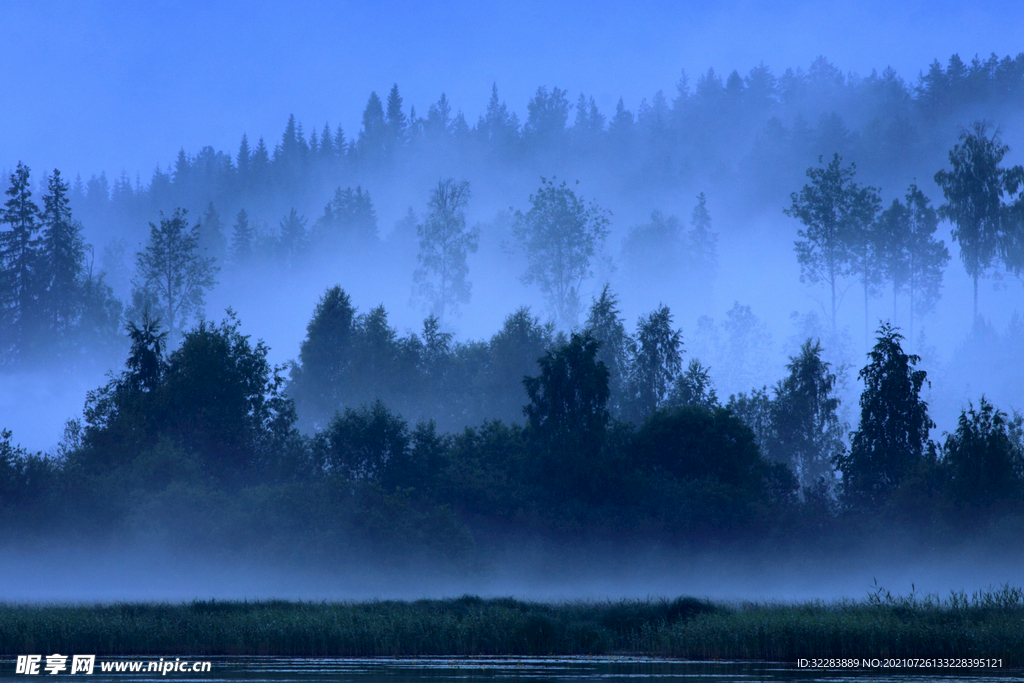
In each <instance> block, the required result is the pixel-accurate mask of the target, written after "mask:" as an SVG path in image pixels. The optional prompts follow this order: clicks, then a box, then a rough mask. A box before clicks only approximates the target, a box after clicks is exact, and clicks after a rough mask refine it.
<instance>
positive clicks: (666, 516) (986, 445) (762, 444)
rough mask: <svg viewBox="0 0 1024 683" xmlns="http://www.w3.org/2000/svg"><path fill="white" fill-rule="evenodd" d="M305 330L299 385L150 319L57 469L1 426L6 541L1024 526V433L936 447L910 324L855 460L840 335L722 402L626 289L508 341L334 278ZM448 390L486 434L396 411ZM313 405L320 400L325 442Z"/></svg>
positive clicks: (888, 355)
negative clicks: (451, 325)
mask: <svg viewBox="0 0 1024 683" xmlns="http://www.w3.org/2000/svg"><path fill="white" fill-rule="evenodd" d="M308 329H309V334H308V337H307V340H306V343H305V344H304V346H303V353H302V355H301V357H300V360H299V363H297V364H295V365H294V366H293V367H292V369H291V379H290V380H289V379H286V378H285V376H284V370H285V369H284V368H274V367H271V366H270V364H269V363H268V362H267V359H266V357H267V348H266V346H265V345H263V344H262V343H257V344H255V345H253V344H252V343H251V342H250V341H249V339H248V338H247V337H245V336H244V335H242V334H241V333H240V332H239V330H238V323H237V321H236V320H235V319H234V318H232V317H230V316H229V317H228V318H227V319H226V320H225V321H223V322H222V323H220V324H219V325H218V324H213V323H210V322H206V321H203V322H200V323H199V324H198V325H197V326H195V327H193V328H191V329H189V330H188V331H186V332H185V333H184V334H183V337H182V341H181V344H180V346H178V347H177V348H176V349H174V350H173V351H170V352H168V350H167V347H166V340H167V332H166V331H163V330H161V328H160V326H159V324H158V323H157V322H155V321H153V320H151V319H149V318H148V317H145V316H144V317H143V319H142V320H141V322H140V323H139V324H135V323H132V324H130V325H129V337H130V343H131V350H130V353H129V356H128V360H127V363H126V366H125V369H124V370H123V371H122V372H121V373H120V374H119V375H117V376H115V377H113V378H112V379H111V380H110V381H109V382H108V383H107V384H106V385H105V386H103V387H100V388H99V389H97V390H96V391H94V392H90V394H89V396H88V397H87V401H86V405H85V410H84V412H83V418H82V420H81V421H70V422H69V423H68V426H67V429H66V433H65V437H64V439H63V440H62V442H61V446H60V448H59V452H58V453H57V454H55V457H45V456H42V455H41V454H35V455H33V454H29V453H26V452H25V451H24V450H22V449H19V448H18V447H16V446H14V445H13V443H12V435H11V433H10V432H4V433H3V438H2V442H0V456H2V457H0V496H2V497H0V519H2V521H0V523H2V525H3V527H4V528H5V530H6V531H7V532H8V533H9V534H10V536H9V537H12V538H13V537H15V535H16V534H17V533H19V532H21V533H33V532H35V533H39V534H47V535H50V534H55V533H56V534H72V535H77V536H80V537H85V538H90V539H95V538H107V539H110V538H122V539H123V538H143V539H145V538H150V539H153V538H163V537H164V536H165V535H168V534H169V535H172V536H173V537H174V538H175V539H176V543H179V544H185V545H189V544H191V545H189V547H196V548H198V547H207V545H213V546H217V547H220V548H221V552H237V553H240V554H243V555H246V554H247V555H253V556H269V555H273V556H279V557H283V558H288V557H295V556H299V555H301V556H306V555H309V556H310V557H312V558H316V559H317V560H322V561H325V562H333V561H338V560H339V559H341V558H344V557H346V556H351V554H352V553H353V552H361V553H367V552H369V553H370V555H368V557H375V558H378V559H381V558H385V559H389V560H393V561H400V560H401V558H405V559H408V558H410V557H419V558H424V557H429V558H432V559H434V560H437V561H441V562H451V561H458V562H463V561H468V560H469V559H470V558H471V557H473V548H474V546H475V544H476V543H477V542H479V541H483V540H486V541H487V542H488V543H489V542H491V541H493V540H494V539H499V540H500V539H510V538H513V537H517V536H521V535H523V534H526V535H528V536H533V537H540V538H545V537H546V538H560V537H572V538H577V539H587V538H591V539H593V538H620V539H621V538H631V539H634V540H635V539H638V538H640V539H652V540H653V539H658V540H660V541H663V542H667V543H670V544H673V545H678V544H683V545H691V546H702V545H704V544H707V543H720V542H730V541H738V540H743V539H755V538H759V539H765V538H776V539H784V538H785V539H789V540H793V539H797V540H799V539H805V540H810V539H812V538H813V539H814V540H815V541H820V540H821V539H822V538H823V536H822V534H825V536H824V538H827V537H828V534H829V532H830V530H831V531H832V532H833V533H835V534H836V536H835V538H839V537H841V536H842V535H843V533H844V532H848V531H849V530H850V529H851V528H854V527H856V526H857V525H863V524H864V523H874V524H882V525H885V526H897V527H909V528H913V529H915V530H917V532H919V533H923V534H924V535H925V537H927V538H932V539H934V540H942V539H946V540H950V539H955V538H956V536H957V535H958V534H959V533H960V532H961V531H962V530H963V529H966V528H970V529H972V530H974V531H976V530H977V529H980V528H985V526H986V525H990V524H1003V525H1005V524H1010V525H1011V526H1012V525H1013V524H1014V521H1013V520H1015V519H1019V515H1020V514H1021V513H1022V512H1024V424H1022V422H1024V421H1022V419H1021V417H1020V416H1019V415H1015V416H1014V417H1012V418H1011V417H1009V416H1007V415H1006V414H1004V413H1002V412H1000V411H999V410H998V409H996V408H995V407H994V406H992V405H991V404H990V403H988V402H987V401H986V400H985V399H984V398H982V399H981V401H980V403H979V405H978V406H977V407H975V406H971V407H970V408H968V409H967V410H965V411H963V413H962V414H961V416H960V419H959V423H958V426H957V428H956V430H955V431H954V432H953V433H951V434H947V435H946V436H945V438H944V440H943V441H942V442H941V443H938V442H933V441H932V440H931V439H930V429H931V428H932V427H933V423H932V421H931V418H930V417H929V414H928V406H927V404H926V403H925V401H924V400H922V398H921V390H922V387H923V386H924V383H925V381H926V376H925V373H924V372H923V371H921V370H919V369H917V368H916V367H915V365H916V363H917V358H916V357H915V356H912V355H908V354H906V353H905V352H904V351H903V350H902V347H901V342H902V337H901V336H900V334H899V333H898V331H897V330H895V329H894V328H892V327H891V326H888V325H883V326H882V327H881V328H880V329H879V332H878V339H877V343H876V345H875V347H874V349H873V351H872V353H871V354H870V358H869V363H868V365H866V366H865V367H864V368H863V369H862V370H861V372H860V377H861V379H862V380H863V382H864V391H863V393H862V394H861V399H860V423H859V426H858V428H857V429H856V430H855V431H854V432H852V433H851V434H850V446H849V447H847V446H846V445H845V442H844V440H843V435H844V432H845V431H846V430H847V429H848V426H847V425H845V424H843V423H842V422H841V420H840V419H839V417H838V408H839V400H838V399H837V398H836V396H835V391H834V390H835V375H834V374H832V372H831V368H830V366H829V365H828V364H827V363H825V362H823V361H822V360H821V346H820V344H819V343H817V342H815V341H813V340H808V341H807V342H806V343H805V344H804V345H803V347H802V348H801V350H800V353H799V355H797V356H795V357H793V358H792V359H791V362H790V365H789V366H788V375H787V376H786V377H785V378H783V379H782V380H781V381H780V382H778V383H777V384H776V385H775V386H774V387H773V388H772V389H771V390H770V391H769V390H764V391H761V392H754V393H753V394H742V395H737V396H733V397H730V399H729V401H728V402H726V403H725V404H724V405H723V404H722V402H721V401H720V400H719V399H718V398H717V396H716V395H715V392H714V391H713V387H712V386H711V384H710V381H709V378H708V376H707V373H706V371H705V369H704V368H702V366H701V365H700V363H699V362H691V363H690V365H689V367H688V368H687V369H686V370H683V369H682V365H681V362H680V357H681V354H680V349H681V337H680V334H679V332H678V331H674V330H672V327H671V314H670V312H669V311H668V310H667V309H666V308H661V309H659V310H656V311H654V312H653V313H652V314H651V315H649V316H647V317H645V318H643V319H642V320H641V321H640V323H639V325H638V329H637V332H636V334H635V335H627V334H625V333H624V329H623V322H622V321H621V320H620V319H619V316H618V314H617V312H616V310H615V302H614V297H613V296H612V295H611V294H610V293H608V292H605V293H604V295H603V296H602V297H601V298H600V299H598V300H597V301H595V302H594V303H593V305H592V307H591V310H590V317H589V321H588V325H587V326H586V328H585V329H583V330H581V331H580V332H574V333H572V334H571V335H570V336H568V337H565V336H560V335H559V336H555V335H553V334H552V332H551V330H550V328H544V327H543V326H541V325H539V323H538V322H537V321H536V320H535V319H531V318H530V316H529V315H528V313H527V312H526V311H519V312H517V313H516V314H514V315H512V316H510V318H509V319H508V321H506V324H505V326H504V329H503V330H502V331H501V332H499V333H498V334H496V335H495V337H493V338H492V339H491V341H490V342H489V343H483V342H480V343H477V344H474V345H469V346H460V345H447V344H446V342H445V340H444V339H443V337H439V336H438V333H437V332H436V327H435V326H434V324H433V322H432V321H431V320H430V319H428V321H427V323H426V325H425V333H424V338H422V339H421V338H420V337H418V336H415V335H410V336H408V337H406V338H405V339H402V340H399V339H396V338H395V335H394V333H393V331H392V330H389V329H388V328H387V324H386V315H385V314H384V311H383V310H382V309H376V310H375V311H372V312H371V313H369V314H364V315H357V314H356V312H355V311H354V309H353V308H352V306H351V303H350V302H349V300H348V297H347V296H346V295H345V294H344V292H343V291H341V290H340V289H337V288H335V289H332V290H329V291H328V292H327V293H326V294H325V296H324V298H323V299H322V300H321V302H320V305H319V306H318V308H317V311H316V312H315V314H314V317H313V320H312V321H311V323H310V326H309V328H308ZM524 366H526V368H525V370H524V369H523V368H524ZM521 373H525V375H526V376H525V377H524V376H523V374H521ZM400 386H401V387H404V390H400V389H399V387H400ZM427 397H429V398H430V399H431V401H432V404H431V405H429V406H426V407H424V405H423V404H420V405H419V406H418V407H419V408H420V409H421V410H425V411H426V412H428V413H429V412H430V411H436V414H437V415H439V416H440V417H441V418H442V419H448V420H458V421H472V422H473V423H472V424H469V425H468V426H464V427H460V428H451V429H439V428H438V423H437V422H436V421H434V420H431V419H421V420H419V421H418V422H416V423H415V424H411V423H410V422H408V421H407V420H406V419H404V418H403V417H402V416H401V414H400V413H399V412H397V411H396V409H395V406H396V405H402V406H403V408H404V407H405V406H409V405H414V402H415V401H416V400H423V399H424V398H427ZM296 400H298V401H299V402H300V405H301V402H318V403H317V404H316V405H317V407H318V409H319V413H318V415H319V416H320V417H319V422H318V426H319V427H320V428H319V430H318V431H316V432H315V433H313V434H312V435H308V436H304V435H303V434H302V433H301V432H300V431H299V430H298V428H297V425H298V419H297V413H296ZM389 400H390V401H392V402H393V404H392V405H391V406H389V405H388V404H387V403H386V401H389ZM403 400H404V401H406V402H407V403H405V404H404V405H403V404H402V403H401V401H403ZM478 404H479V405H478ZM516 405H518V406H520V410H521V412H520V413H519V416H514V415H508V413H510V412H513V406H516ZM502 411H508V412H506V413H504V414H502ZM487 413H491V414H489V415H488V414H487ZM506 416H507V417H506ZM499 418H505V419H499ZM865 520H867V522H865ZM850 525H853V527H851V526H850ZM364 556H365V555H364Z"/></svg>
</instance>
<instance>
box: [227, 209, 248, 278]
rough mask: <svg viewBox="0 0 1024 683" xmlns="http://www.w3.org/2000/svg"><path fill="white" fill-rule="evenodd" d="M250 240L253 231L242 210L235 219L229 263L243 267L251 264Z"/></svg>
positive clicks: (246, 215)
mask: <svg viewBox="0 0 1024 683" xmlns="http://www.w3.org/2000/svg"><path fill="white" fill-rule="evenodd" d="M252 238H253V229H252V226H251V225H250V224H249V214H247V213H246V212H245V209H242V210H241V211H239V212H238V215H237V216H236V217H235V226H234V229H233V232H232V237H231V261H232V262H233V263H234V264H235V265H236V266H245V265H249V263H251V262H252V255H253V249H252V246H253V245H252Z"/></svg>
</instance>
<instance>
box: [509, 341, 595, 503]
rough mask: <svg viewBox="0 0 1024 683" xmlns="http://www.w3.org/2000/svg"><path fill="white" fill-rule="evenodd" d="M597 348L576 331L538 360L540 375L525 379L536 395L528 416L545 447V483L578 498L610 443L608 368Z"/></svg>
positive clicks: (542, 448)
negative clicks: (607, 431) (607, 435)
mask: <svg viewBox="0 0 1024 683" xmlns="http://www.w3.org/2000/svg"><path fill="white" fill-rule="evenodd" d="M597 346H598V345H597V342H596V341H595V340H594V339H593V338H591V337H590V336H589V335H586V334H584V335H579V334H576V333H573V334H572V336H571V338H570V339H569V343H568V344H565V345H564V346H562V347H560V348H558V349H556V350H555V351H548V352H547V353H546V354H544V357H543V358H541V359H540V360H539V361H538V362H539V364H540V375H539V376H537V377H525V378H523V384H524V385H525V386H526V393H527V395H529V397H530V402H529V404H527V405H526V407H524V408H523V412H524V413H525V414H526V417H527V419H528V423H529V427H530V431H531V433H532V435H533V436H534V438H535V439H536V440H537V443H538V446H539V449H538V450H539V454H540V456H541V459H542V460H541V471H542V472H543V475H544V481H543V483H544V484H545V485H546V486H548V487H550V488H554V489H556V491H558V492H559V493H562V494H565V493H569V494H572V493H576V494H577V495H578V493H579V491H580V489H581V488H582V487H583V486H582V485H583V482H584V480H585V478H586V477H587V473H588V470H589V469H590V467H591V465H592V462H593V460H594V458H595V457H596V456H597V455H598V454H599V453H600V450H601V446H602V444H603V443H604V436H605V429H606V427H607V425H608V420H609V414H608V368H606V367H605V365H604V363H601V362H600V361H598V360H597Z"/></svg>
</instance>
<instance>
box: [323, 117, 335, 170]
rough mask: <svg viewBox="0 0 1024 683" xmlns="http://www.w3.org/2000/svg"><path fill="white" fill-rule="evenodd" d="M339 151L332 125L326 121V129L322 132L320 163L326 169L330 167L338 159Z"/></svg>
mask: <svg viewBox="0 0 1024 683" xmlns="http://www.w3.org/2000/svg"><path fill="white" fill-rule="evenodd" d="M337 153H338V150H337V148H336V147H335V144H334V138H333V137H331V127H330V126H329V125H328V124H327V123H326V122H324V130H323V132H322V133H321V134H320V150H319V154H320V165H321V166H322V167H323V168H325V169H330V168H331V167H332V166H333V165H334V162H335V161H336V155H337Z"/></svg>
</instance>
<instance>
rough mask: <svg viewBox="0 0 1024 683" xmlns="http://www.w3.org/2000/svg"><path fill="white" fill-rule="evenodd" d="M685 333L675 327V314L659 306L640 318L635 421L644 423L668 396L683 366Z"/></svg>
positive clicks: (634, 367)
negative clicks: (673, 318)
mask: <svg viewBox="0 0 1024 683" xmlns="http://www.w3.org/2000/svg"><path fill="white" fill-rule="evenodd" d="M682 347H683V332H682V330H678V329H676V330H673V329H672V313H671V311H669V309H668V306H659V307H658V309H657V310H655V311H652V312H651V313H650V314H649V315H648V316H647V317H646V318H643V317H642V318H640V320H638V321H637V331H636V346H635V351H634V354H633V363H632V377H631V381H630V384H631V385H632V391H631V403H632V406H631V410H630V411H629V416H630V418H631V419H632V420H633V421H634V422H637V423H639V422H641V421H642V420H643V419H644V418H645V417H647V416H648V415H650V414H651V412H652V411H654V410H655V409H656V408H659V407H661V406H662V405H663V404H664V403H665V401H666V400H667V399H668V397H669V392H670V390H671V389H672V387H673V385H674V384H675V381H676V377H678V375H679V372H680V370H681V369H682V365H683V356H682V353H683V350H682Z"/></svg>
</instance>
